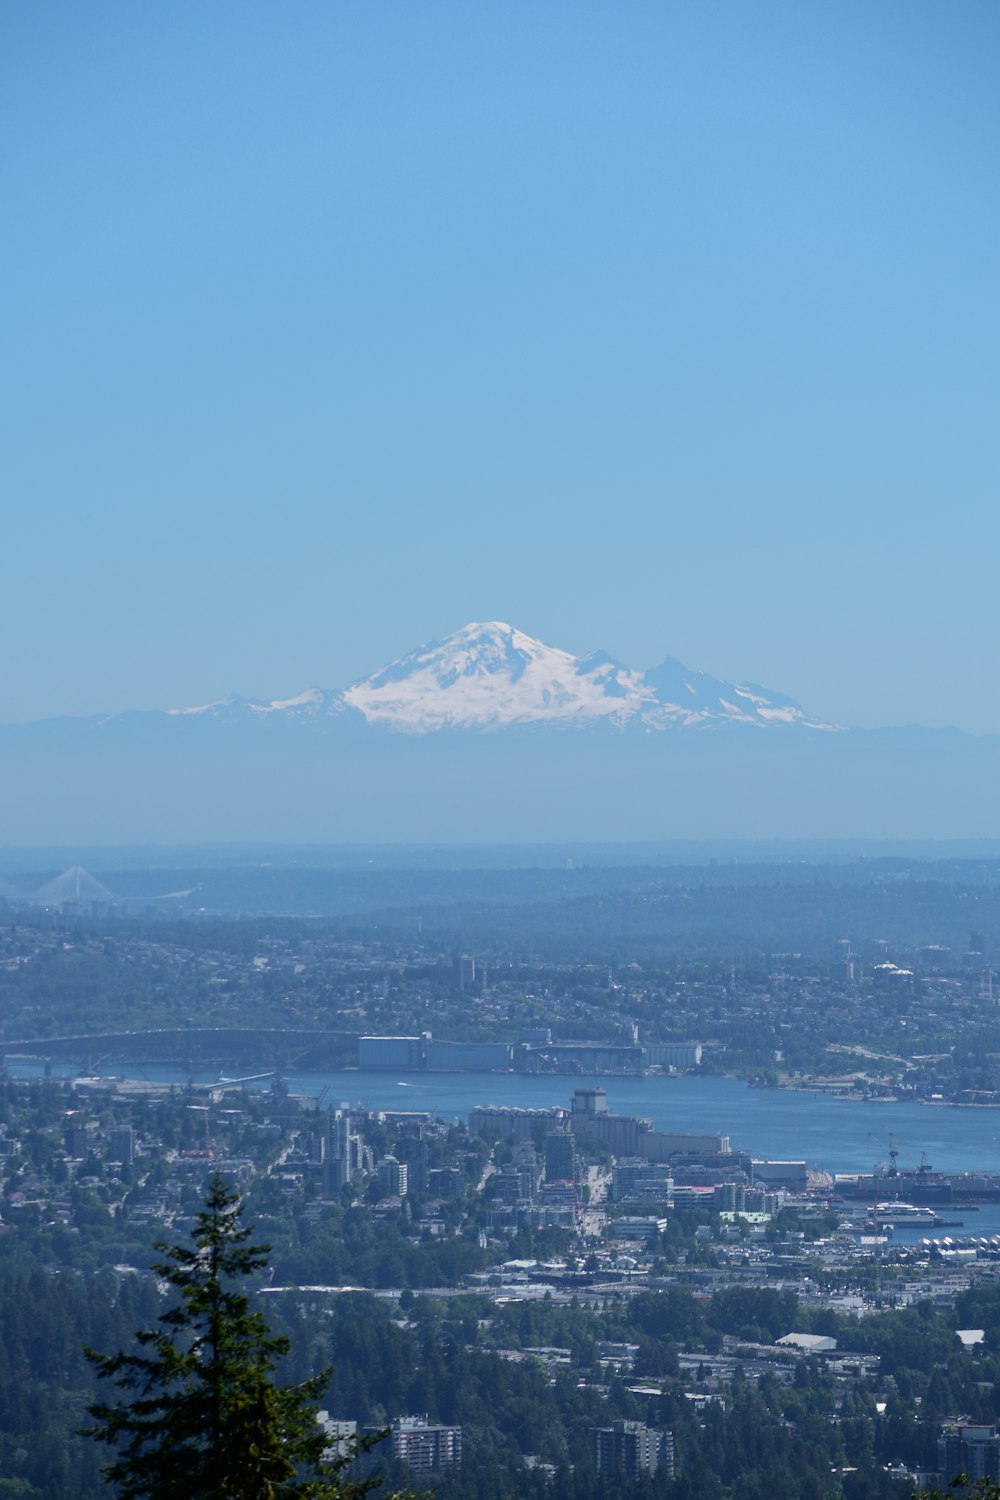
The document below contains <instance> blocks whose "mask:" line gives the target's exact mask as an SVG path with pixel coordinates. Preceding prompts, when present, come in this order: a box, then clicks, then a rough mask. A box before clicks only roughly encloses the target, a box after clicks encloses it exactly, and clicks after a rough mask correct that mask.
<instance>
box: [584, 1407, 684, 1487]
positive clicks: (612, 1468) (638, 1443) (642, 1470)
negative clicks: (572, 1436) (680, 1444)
mask: <svg viewBox="0 0 1000 1500" xmlns="http://www.w3.org/2000/svg"><path fill="white" fill-rule="evenodd" d="M590 1437H591V1443H592V1447H593V1455H594V1467H595V1468H596V1470H597V1472H598V1473H599V1474H615V1473H624V1474H627V1475H628V1477H629V1478H630V1479H638V1478H640V1476H641V1475H643V1474H655V1473H656V1471H657V1469H665V1470H666V1472H667V1474H668V1475H669V1476H670V1478H673V1473H674V1435H673V1433H672V1432H657V1431H656V1430H655V1429H654V1428H652V1427H647V1426H645V1424H644V1423H642V1422H626V1421H622V1420H619V1421H617V1422H612V1424H611V1426H610V1427H592V1428H591V1429H590Z"/></svg>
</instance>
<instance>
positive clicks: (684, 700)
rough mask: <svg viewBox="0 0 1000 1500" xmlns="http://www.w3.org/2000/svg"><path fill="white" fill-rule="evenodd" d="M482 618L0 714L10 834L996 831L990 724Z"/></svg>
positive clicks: (997, 766)
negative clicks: (194, 700) (154, 705)
mask: <svg viewBox="0 0 1000 1500" xmlns="http://www.w3.org/2000/svg"><path fill="white" fill-rule="evenodd" d="M832 727H833V726H831V725H828V724H824V723H822V722H821V721H819V720H817V719H815V718H812V717H810V716H809V715H808V714H806V712H805V711H804V710H803V709H802V708H801V707H800V706H799V705H798V704H797V703H795V702H794V701H793V700H792V699H790V698H787V697H785V696H784V695H783V694H781V693H776V692H773V691H772V690H771V689H769V688H762V687H758V686H757V685H756V684H754V683H750V682H743V683H738V684H737V683H731V682H723V681H721V680H720V679H718V678H715V677H711V676H709V675H708V674H707V673H704V672H695V671H691V670H690V669H689V668H688V667H685V666H683V665H682V664H681V663H680V662H679V661H676V660H675V659H674V658H672V657H668V658H667V659H666V660H665V661H662V662H661V663H660V665H659V666H656V667H652V668H649V669H648V670H646V671H638V670H636V669H635V668H632V667H628V666H623V665H622V664H621V663H620V662H617V661H614V660H613V659H612V658H611V657H609V656H607V655H605V654H603V653H599V652H598V653H595V654H593V655H589V656H575V655H573V654H572V653H571V652H568V651H564V650H560V649H558V648H556V647H554V646H549V645H546V644H544V643H543V642H541V641H538V640H535V639H533V638H532V637H531V636H529V635H526V634H525V633H524V632H523V631H520V630H516V629H515V628H514V627H513V626H511V625H506V624H502V623H501V622H499V621H487V622H486V623H480V624H472V625H466V626H465V627H464V628H463V629H461V630H458V631H456V632H455V634H454V635H450V636H448V637H446V638H445V639H444V640H441V641H433V642H430V643H429V644H427V645H425V646H421V647H420V648H418V649H417V650H415V651H412V652H410V653H409V654H408V655H406V656H403V657H401V658H400V659H399V660H398V661H395V662H393V663H391V664H390V665H389V666H385V667H383V668H381V669H380V670H379V671H377V672H375V673H373V674H372V675H371V676H369V677H364V678H362V679H361V680H360V681H358V682H355V683H354V684H353V686H351V687H348V688H347V689H346V690H345V691H339V690H335V689H332V688H318V687H315V688H309V689H307V690H306V691H305V692H301V693H297V694H295V695H293V696H284V695H283V696H281V697H278V698H274V699H270V700H260V701H258V700H254V699H248V698H240V697H231V698H227V699H224V700H222V701H221V702H215V703H208V704H204V705H202V706H200V707H196V708H186V709H174V710H168V711H162V710H158V711H135V712H126V713H117V714H112V715H107V716H105V715H95V716H93V717H91V718H82V719H71V718H64V719H49V720H42V721H39V722H36V723H33V724H5V725H0V828H2V829H3V831H4V838H5V840H6V841H7V842H9V843H26V844H31V843H46V842H47V843H65V842H66V841H67V840H69V839H76V840H79V841H80V842H81V843H82V844H104V843H115V842H139V843H143V842H151V841H152V842H164V843H175V842H178V841H190V842H192V843H204V842H224V843H226V842H230V841H234V842H247V841H250V842H253V841H265V842H266V841H267V840H275V841H277V842H293V843H303V844H311V843H315V842H321V843H322V842H330V843H334V844H339V843H351V842H357V843H365V842H371V841H375V842H387V843H410V842H415V843H424V842H430V843H445V844H447V843H458V844H464V843H470V842H472V843H475V842H479V843H490V842H500V843H510V842H521V843H526V844H531V843H538V842H542V843H546V842H553V841H554V842H560V841H567V842H570V843H574V842H578V841H583V842H593V843H601V842H605V841H609V842H616V841H619V840H639V841H645V840H649V839H673V838H727V839H729V838H734V837H739V838H778V837H780V838H805V837H813V838H830V837H833V838H843V837H849V836H852V837H859V838H860V837H864V838H872V837H883V838H912V837H921V838H956V837H968V838H982V837H985V836H990V837H1000V810H998V804H997V799H996V795H995V791H996V787H997V785H998V783H1000V736H979V737H977V736H973V735H964V734H961V733H960V732H959V731H957V730H931V729H920V728H919V727H910V728H898V729H882V730H859V729H841V730H839V731H838V732H836V733H824V732H822V731H824V730H829V729H831V728H832Z"/></svg>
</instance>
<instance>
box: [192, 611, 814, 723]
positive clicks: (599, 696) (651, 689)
mask: <svg viewBox="0 0 1000 1500" xmlns="http://www.w3.org/2000/svg"><path fill="white" fill-rule="evenodd" d="M352 710H353V711H354V712H356V713H358V714H360V715H361V716H362V717H363V718H364V719H366V720H367V721H368V722H369V723H370V724H377V725H381V726H383V727H385V728H387V729H391V730H395V731H397V732H401V733H407V734H427V733H429V732H431V731H433V730H440V729H466V730H498V729H504V728H508V727H512V726H515V725H524V724H539V725H550V726H555V727H561V728H568V727H587V726H590V725H595V724H600V723H603V724H609V725H612V726H614V727H615V728H618V729H621V728H624V727H625V726H626V725H634V726H637V727H638V728H640V729H642V730H648V731H654V730H661V729H670V728H674V727H675V726H676V727H688V728H699V727H702V726H706V725H709V724H748V725H756V726H757V727H760V728H764V727H767V726H778V725H789V724H791V725H794V724H798V725H801V726H803V727H805V728H810V729H829V728H831V727H832V726H830V725H828V724H821V723H818V722H816V721H814V720H810V719H809V718H807V716H806V715H805V713H804V712H803V711H802V709H801V708H800V707H799V705H798V704H797V703H795V702H794V701H793V700H792V699H791V698H786V697H785V696H784V695H783V694H781V693H773V692H771V691H769V690H768V689H767V688H761V687H758V686H757V685H756V684H755V683H742V684H740V685H735V684H733V683H728V682H723V681H721V680H720V679H719V678H716V677H711V676H709V674H708V673H706V672H692V671H690V670H689V668H687V667H685V666H683V665H682V663H681V662H679V661H677V660H676V659H675V658H673V657H667V659H666V660H665V661H663V662H661V664H660V665H659V666H658V667H652V668H650V669H649V671H647V672H637V671H635V670H634V669H633V668H632V667H627V666H625V665H623V663H621V662H619V661H615V659H614V658H613V657H612V656H609V655H608V654H607V652H606V651H594V652H591V653H590V654H589V655H587V656H574V655H573V654H572V653H571V652H569V651H563V650H561V649H560V648H559V647H557V646H548V645H546V644H545V642H544V641H539V640H536V639H535V637H534V636H530V635H526V634H525V633H524V631H523V630H518V629H517V628H516V627H515V626H513V625H508V624H507V623H506V622H505V621H503V620H485V621H483V620H474V621H472V622H470V624H468V625H463V627H462V628H461V630H456V631H455V632H454V633H453V634H452V635H449V636H446V637H445V638H444V640H440V641H429V642H428V643H427V644H426V645H423V646H418V647H417V648H416V650H415V651H410V652H408V653H407V654H406V655H405V656H401V657H400V658H399V660H398V661H394V662H391V663H390V664H389V665H388V666H385V667H381V668H380V669H379V670H378V671H377V672H373V673H372V674H371V676H369V677H363V678H362V679H361V680H360V681H359V682H356V683H354V684H353V686H352V687H349V688H348V689H347V691H346V692H344V693H338V692H332V691H326V690H324V689H321V688H308V689H307V690H306V691H305V692H303V693H299V694H297V695H296V696H295V697H290V698H277V699H273V700H271V701H264V702H260V701H256V700H253V699H246V698H239V697H236V696H235V695H234V696H233V697H231V698H227V699H224V700H223V701H221V702H218V703H208V704H205V705H199V706H198V707H195V708H180V709H176V708H175V709H170V710H168V712H169V713H170V714H173V715H184V716H187V715H196V716H198V715H200V716H205V717H208V718H212V719H223V720H226V721H237V720H243V719H247V718H249V719H256V720H258V721H266V720H270V721H271V722H274V723H279V722H280V723H283V722H296V723H302V724H306V723H312V722H317V721H323V720H327V719H329V718H331V717H338V716H340V715H343V714H350V712H351V711H352Z"/></svg>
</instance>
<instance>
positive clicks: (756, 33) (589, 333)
mask: <svg viewBox="0 0 1000 1500" xmlns="http://www.w3.org/2000/svg"><path fill="white" fill-rule="evenodd" d="M998 65H1000V8H998V7H997V6H996V5H995V4H994V3H992V0H989V3H987V0H982V3H978V0H957V3H955V4H949V5H943V4H941V3H939V0H934V3H924V0H899V3H896V0H883V3H872V0H837V3H832V0H829V3H816V4H807V5H803V4H801V3H788V4H784V3H776V0H755V3H754V4H752V5H748V4H744V3H742V0H739V3H738V0H729V3H725V0H697V3H695V0H691V3H685V0H678V3H667V0H660V3H656V4H653V3H638V0H636V3H620V0H615V3H612V0H607V3H602V4H594V3H587V0H574V3H559V0H550V3H544V4H539V3H538V0H531V3H523V4H522V3H518V0H504V3H503V4H496V5H469V4H467V3H459V0H455V3H437V0H409V3H402V0H397V3H391V4H390V3H383V0H321V3H316V0H296V3H294V4H291V5H278V4H276V3H273V0H272V3H267V4H260V3H256V0H213V3H212V4H211V5H206V4H204V3H203V0H198V3H187V0H170V3H169V4H167V3H150V4H143V5H135V4H134V3H131V0H129V3H127V4H126V3H120V0H103V3H101V4H99V5H80V4H78V3H77V0H62V3H60V0H53V3H50V4H47V5H44V6H39V5H33V4H30V3H28V0H14V3H13V4H11V5H8V6H7V7H6V8H5V10H4V14H3V18H2V22H0V74H2V76H0V192H2V202H3V204H4V205H5V207H4V220H5V229H4V233H3V236H2V239H0V271H2V277H3V286H4V289H5V292H6V297H5V303H6V307H5V314H4V334H3V340H2V351H0V361H2V365H0V379H2V385H3V389H2V392H0V427H2V431H0V453H2V457H0V464H2V467H3V472H4V476H5V477H4V492H5V495H6V504H5V507H4V509H5V516H6V520H5V525H4V539H5V543H6V545H5V548H4V554H5V556H4V562H5V566H4V586H3V589H2V590H0V630H2V633H3V638H4V640H5V641H6V643H7V648H8V649H7V652H6V653H5V657H6V670H5V672H4V674H3V692H2V698H0V719H8V720H13V719H26V718H34V717H40V716H43V715H48V714H54V713H60V712H69V713H89V712H94V711H97V710H116V709H119V708H124V707H126V706H136V707H142V706H150V707H152V706H165V705H168V704H174V703H191V702H198V701H205V700H207V699H211V698H216V697H220V696H222V695H224V694H225V693H227V692H229V691H238V692H243V693H247V694H251V695H268V696H271V695H277V694H287V693H290V692H294V691H296V690H298V689H300V688H302V687H304V686H306V685H307V684H310V683H318V684H321V685H323V686H329V687H339V686H344V685H346V683H347V682H349V681H350V680H352V679H353V678H355V677H357V676H359V675H361V674H362V673H365V672H367V671H369V670H371V669H373V668H374V667H376V666H377V665H379V664H380V663H382V662H384V661H386V660H389V659H391V658H392V657H394V656H396V655H398V654H400V653H401V652H403V651H404V650H406V649H408V648H409V647H411V646H413V645H415V644H417V643H418V642H420V641H423V640H426V639H428V638H431V637H434V636H439V635H443V634H446V633H447V632H448V631H450V630H452V629H455V628H457V627H458V626H460V625H462V624H464V623H465V622H466V621H467V620H470V619H476V618H480V619H490V618H501V619H508V620H511V621H513V622H514V623H516V624H518V625H519V626H520V627H521V628H522V629H525V630H527V631H529V632H530V633H532V634H536V635H539V636H542V637H543V638H544V639H547V640H549V641H551V642H552V643H553V644H557V645H562V646H565V647H567V648H569V649H571V650H578V651H586V650H590V649H593V648H596V647H599V646H600V647H603V648H605V649H607V650H609V651H610V652H611V653H612V654H614V655H616V656H618V657H620V658H622V659H624V660H626V661H627V662H629V663H630V664H631V665H634V666H638V667H643V666H648V665H651V664H652V663H654V662H656V661H659V660H660V659H662V658H663V657H664V656H666V655H667V654H674V655H677V656H679V657H681V659H682V660H684V661H686V662H687V663H689V664H690V665H692V666H695V667H700V668H702V669H704V670H708V671H711V672H714V673H716V674H718V675H720V676H724V677H729V678H737V679H739V678H751V679H755V680H757V681H761V682H764V683H765V684H768V685H771V686H773V687H776V688H778V689H781V690H783V691H786V692H789V693H792V694H793V695H794V696H796V697H799V698H800V699H802V700H803V701H804V702H805V703H806V704H807V706H809V707H810V708H812V709H813V710H815V711H817V712H819V713H822V714H824V715H825V716H828V717H834V718H837V719H839V720H840V721H841V722H847V723H857V724H869V723H885V722H909V721H920V722H925V723H957V724H960V725H961V726H963V727H965V728H968V729H972V730H976V731H986V730H989V731H1000V695H998V693H997V691H996V688H997V674H996V670H995V659H996V651H995V645H994V642H995V638H996V623H995V621H996V617H997V605H996V598H995V596H996V558H997V555H998V546H997V544H998V541H1000V537H998V531H1000V522H998V504H997V501H998V484H997V480H998V467H1000V465H998V449H1000V436H998V434H1000V424H998V421H997V407H998V402H997V397H998V358H1000V355H998V350H1000V338H998V332H1000V330H998V291H997V269H996V268H997V253H998V251H997V247H998V245H1000V207H998V192H997V172H996V163H997V160H998V159H1000V94H998V90H997V88H996V77H997V70H998Z"/></svg>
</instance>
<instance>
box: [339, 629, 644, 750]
mask: <svg viewBox="0 0 1000 1500" xmlns="http://www.w3.org/2000/svg"><path fill="white" fill-rule="evenodd" d="M650 697H651V694H650V693H649V692H648V690H647V689H646V688H644V686H643V684H642V679H641V677H640V675H639V674H638V673H636V672H632V671H630V670H629V668H628V667H621V666H619V665H618V664H617V663H613V662H611V661H610V658H605V657H603V656H602V657H600V658H595V659H588V658H586V657H583V658H581V657H576V656H573V655H571V653H570V652H568V651H562V650H560V649H559V648H558V647H555V646H547V645H545V643H544V642H543V641H538V640H535V639H534V637H533V636H530V635H525V634H524V632H523V631H521V630H517V629H515V627H514V626H513V625H508V624H506V623H505V622H504V621H502V620H488V621H486V622H480V621H473V622H472V623H471V624H469V625H465V626H464V627H463V628H462V629H461V630H457V631H455V633H454V634H453V635H450V636H447V637H446V638H445V639H444V640H443V641H430V642H429V643H428V644H427V645H425V646H419V647H418V648H417V650H416V651H411V652H410V653H409V654H408V655H406V656H403V657H401V658H400V660H399V661H397V662H393V663H392V665H391V666H388V667H385V668H383V669H382V670H381V671H378V672H375V673H373V674H372V676H370V677H365V678H363V679H362V680H361V681H360V682H356V683H355V684H354V686H353V687H350V688H348V690H347V692H346V693H345V694H344V699H345V701H346V702H347V703H349V704H350V705H351V707H352V708H356V709H358V710H359V711H360V712H361V713H363V714H364V716H365V718H366V719H368V720H369V721H370V722H371V723H377V724H385V725H387V726H389V727H391V728H393V729H400V730H409V731H410V732H411V733H424V732H426V731H427V730H431V729H493V728H501V727H503V726H507V725H513V724H533V723H550V724H571V723H574V724H581V723H589V722H593V721H596V720H599V719H613V720H622V719H623V718H625V717H631V715H632V714H633V713H635V712H636V711H637V710H638V709H639V707H640V706H641V704H642V702H643V701H644V700H645V699H647V698H650Z"/></svg>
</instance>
